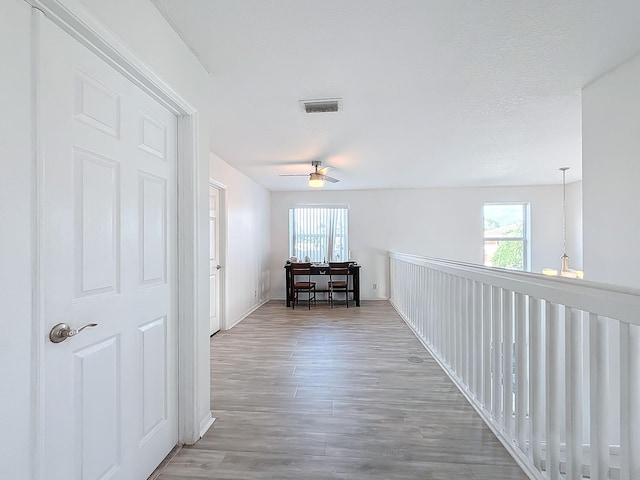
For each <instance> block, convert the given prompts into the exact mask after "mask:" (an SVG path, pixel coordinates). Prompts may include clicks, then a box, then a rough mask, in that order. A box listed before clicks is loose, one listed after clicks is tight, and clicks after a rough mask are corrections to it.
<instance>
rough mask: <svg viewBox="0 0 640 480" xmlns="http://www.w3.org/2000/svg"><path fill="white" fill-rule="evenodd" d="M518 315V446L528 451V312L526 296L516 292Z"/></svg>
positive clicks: (516, 313) (516, 310)
mask: <svg viewBox="0 0 640 480" xmlns="http://www.w3.org/2000/svg"><path fill="white" fill-rule="evenodd" d="M515 316H516V321H515V324H516V441H517V444H518V448H520V450H522V451H523V452H525V453H526V451H527V406H528V402H529V392H528V389H527V386H528V385H529V381H528V380H529V379H528V378H527V371H528V365H527V314H526V298H525V296H524V295H523V294H522V293H516V294H515Z"/></svg>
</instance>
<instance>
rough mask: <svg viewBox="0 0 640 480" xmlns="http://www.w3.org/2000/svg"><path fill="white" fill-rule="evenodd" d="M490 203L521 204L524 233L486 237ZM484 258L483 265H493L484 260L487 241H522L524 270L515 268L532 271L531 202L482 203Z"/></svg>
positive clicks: (501, 203)
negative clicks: (486, 208) (487, 211)
mask: <svg viewBox="0 0 640 480" xmlns="http://www.w3.org/2000/svg"><path fill="white" fill-rule="evenodd" d="M488 205H498V206H520V207H522V216H523V218H522V235H521V236H518V237H507V236H502V237H500V236H497V237H485V236H484V234H485V230H484V224H485V219H486V216H485V207H486V206H488ZM482 225H483V227H482V228H483V230H482V258H483V262H482V263H483V265H484V266H485V267H493V266H492V265H487V264H486V263H485V261H484V259H485V251H486V243H487V242H488V241H489V242H501V241H514V242H521V243H522V270H519V269H517V270H514V271H519V272H530V271H531V204H530V202H485V203H483V204H482ZM494 268H502V267H494Z"/></svg>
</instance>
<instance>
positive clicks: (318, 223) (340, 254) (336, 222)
mask: <svg viewBox="0 0 640 480" xmlns="http://www.w3.org/2000/svg"><path fill="white" fill-rule="evenodd" d="M348 231H349V209H348V208H347V207H336V206H309V207H296V208H291V209H289V255H290V256H292V257H297V258H298V261H304V260H305V258H306V257H308V258H309V260H310V261H311V262H329V261H332V262H339V261H346V260H348V259H349V247H348Z"/></svg>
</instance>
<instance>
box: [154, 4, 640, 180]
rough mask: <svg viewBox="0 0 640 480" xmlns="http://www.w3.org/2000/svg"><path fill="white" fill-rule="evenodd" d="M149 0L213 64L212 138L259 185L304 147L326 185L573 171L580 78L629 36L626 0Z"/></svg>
mask: <svg viewBox="0 0 640 480" xmlns="http://www.w3.org/2000/svg"><path fill="white" fill-rule="evenodd" d="M154 3H155V4H156V5H157V7H158V8H159V9H160V11H161V12H162V14H163V15H164V16H165V17H166V18H167V19H168V20H169V22H170V23H171V24H172V25H173V27H174V28H175V29H176V31H177V32H178V33H179V34H180V36H181V37H182V38H183V39H184V41H185V43H186V44H187V45H188V46H189V47H190V48H191V49H192V50H193V51H194V53H195V54H196V56H197V57H198V58H199V59H200V61H201V62H202V64H203V65H204V66H205V68H206V69H207V70H208V71H209V72H210V76H211V89H212V104H211V113H212V118H213V122H212V126H211V128H212V130H211V149H212V151H213V152H214V153H216V154H217V155H218V156H220V157H221V158H223V159H224V160H226V161H227V162H228V163H230V164H231V165H233V166H235V167H236V168H237V169H238V170H240V171H242V172H243V173H245V174H246V175H248V176H249V177H251V178H253V179H254V180H256V181H257V182H258V183H260V184H261V185H263V186H264V187H266V188H267V189H269V190H272V191H278V190H305V189H309V188H310V187H308V186H307V185H306V178H304V177H299V178H297V177H280V176H279V174H281V173H308V172H309V171H311V161H312V160H321V161H322V162H323V163H324V164H327V163H329V164H331V165H333V166H335V167H337V170H334V171H333V172H331V175H332V176H334V177H336V178H339V179H340V180H341V181H340V183H336V184H325V185H326V186H325V188H327V189H368V188H421V187H448V186H497V185H536V184H552V183H560V182H561V178H562V177H561V174H560V172H559V171H558V168H559V167H561V166H570V167H571V169H570V170H569V171H568V172H567V180H568V181H573V180H577V179H580V178H581V176H582V175H581V160H580V158H581V98H580V96H581V90H582V88H583V87H584V86H585V85H586V84H588V83H589V82H590V81H592V80H593V79H595V78H597V77H598V76H600V75H602V74H603V73H605V72H606V71H608V70H610V69H611V68H613V67H615V66H616V65H618V64H620V63H621V62H623V61H624V60H626V59H628V58H629V57H631V56H632V55H634V54H635V53H636V52H637V51H638V50H640V27H639V25H640V1H638V0H626V1H621V0H613V1H609V0H607V1H605V0H566V1H558V0H537V1H521V0H512V1H509V0H295V1H294V0H154ZM328 97H331V98H335V97H339V98H342V101H343V110H342V111H341V112H339V113H328V114H305V113H303V112H302V109H301V108H300V106H299V104H298V101H299V100H301V99H313V98H328Z"/></svg>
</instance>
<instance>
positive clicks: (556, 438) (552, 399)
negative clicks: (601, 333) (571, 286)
mask: <svg viewBox="0 0 640 480" xmlns="http://www.w3.org/2000/svg"><path fill="white" fill-rule="evenodd" d="M545 343H546V347H547V348H546V357H547V372H546V377H547V395H546V400H547V401H546V404H547V424H546V426H547V457H546V461H547V468H546V470H547V475H548V476H549V478H550V479H551V480H559V479H560V421H561V412H560V390H561V388H562V384H561V382H560V368H559V365H560V315H559V308H558V305H556V304H555V303H551V302H547V314H546V339H545Z"/></svg>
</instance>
